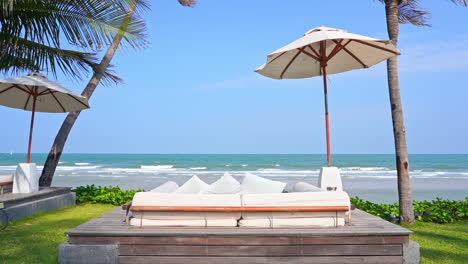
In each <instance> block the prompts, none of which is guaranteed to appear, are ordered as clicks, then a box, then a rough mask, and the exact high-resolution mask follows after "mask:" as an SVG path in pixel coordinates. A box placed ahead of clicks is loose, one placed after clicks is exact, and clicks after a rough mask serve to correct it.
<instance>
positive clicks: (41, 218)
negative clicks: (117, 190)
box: [0, 204, 116, 264]
mask: <svg viewBox="0 0 468 264" xmlns="http://www.w3.org/2000/svg"><path fill="white" fill-rule="evenodd" d="M115 207H116V206H114V205H108V204H85V205H76V206H70V207H65V208H61V209H59V210H55V211H52V212H48V213H38V214H36V215H33V216H30V217H27V218H23V219H21V220H16V221H12V222H11V223H10V225H9V226H8V227H7V229H5V230H3V231H0V263H5V264H7V263H8V264H10V263H28V264H29V263H47V264H48V263H57V253H58V245H59V244H60V243H62V242H64V241H65V240H66V238H65V235H64V233H65V232H66V231H68V230H70V229H72V228H74V227H76V226H78V225H80V224H82V223H84V222H86V221H88V220H90V219H93V218H95V217H97V216H99V215H101V214H103V213H105V212H107V211H110V210H112V209H113V208H115Z"/></svg>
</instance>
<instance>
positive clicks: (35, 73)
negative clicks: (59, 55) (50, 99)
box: [26, 71, 47, 80]
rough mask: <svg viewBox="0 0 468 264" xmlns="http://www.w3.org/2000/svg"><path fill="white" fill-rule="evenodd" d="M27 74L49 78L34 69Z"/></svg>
mask: <svg viewBox="0 0 468 264" xmlns="http://www.w3.org/2000/svg"><path fill="white" fill-rule="evenodd" d="M26 76H34V77H41V78H43V79H46V80H47V76H45V75H43V74H40V73H39V72H38V71H33V72H31V73H30V74H28V75H26Z"/></svg>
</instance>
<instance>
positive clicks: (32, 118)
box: [26, 95, 37, 163]
mask: <svg viewBox="0 0 468 264" xmlns="http://www.w3.org/2000/svg"><path fill="white" fill-rule="evenodd" d="M36 99H37V98H36V96H35V95H33V107H32V114H31V126H30V127H29V144H28V156H27V158H26V163H31V145H32V134H33V128H34V114H35V112H36Z"/></svg>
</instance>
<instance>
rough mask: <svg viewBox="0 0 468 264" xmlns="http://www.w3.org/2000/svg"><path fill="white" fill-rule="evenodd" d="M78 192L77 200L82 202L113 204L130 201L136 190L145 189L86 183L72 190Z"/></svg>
mask: <svg viewBox="0 0 468 264" xmlns="http://www.w3.org/2000/svg"><path fill="white" fill-rule="evenodd" d="M72 191H73V192H75V193H76V200H77V201H78V202H80V203H85V202H90V203H107V204H113V205H122V204H124V203H127V202H130V201H131V200H132V199H133V196H134V195H135V193H136V192H143V191H144V190H142V189H138V190H122V189H120V187H112V186H109V187H102V186H97V187H96V186H95V185H94V184H93V185H86V186H80V187H76V188H75V189H73V190H72Z"/></svg>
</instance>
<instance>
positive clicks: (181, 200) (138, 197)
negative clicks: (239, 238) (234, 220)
mask: <svg viewBox="0 0 468 264" xmlns="http://www.w3.org/2000/svg"><path fill="white" fill-rule="evenodd" d="M132 206H181V207H185V206H191V207H196V206H200V207H210V206H213V207H237V206H239V207H240V206H241V201H240V196H239V195H237V194H180V193H154V192H138V193H135V196H134V197H133V201H132Z"/></svg>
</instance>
